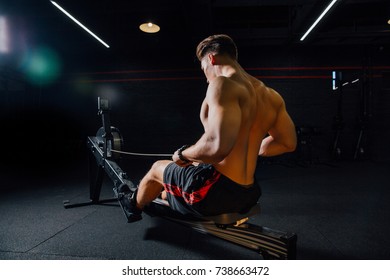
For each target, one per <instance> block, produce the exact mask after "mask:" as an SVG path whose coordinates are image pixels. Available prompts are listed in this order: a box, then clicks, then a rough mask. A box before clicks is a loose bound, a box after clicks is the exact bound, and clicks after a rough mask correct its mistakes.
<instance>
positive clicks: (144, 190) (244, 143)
mask: <svg viewBox="0 0 390 280" xmlns="http://www.w3.org/2000/svg"><path fill="white" fill-rule="evenodd" d="M196 54H197V57H198V59H199V61H200V62H201V68H202V70H203V72H204V74H205V76H206V78H207V82H208V83H209V86H208V89H207V93H206V97H205V99H204V101H203V104H202V107H201V111H200V118H201V121H202V124H203V127H204V134H203V135H202V136H201V137H200V139H199V140H198V141H197V142H196V143H195V144H194V145H191V146H187V145H185V146H183V147H182V148H180V149H178V150H177V151H176V152H175V153H174V155H173V156H172V161H169V160H161V161H157V162H155V163H154V164H153V166H152V168H151V169H150V171H149V172H148V173H147V174H146V175H145V177H144V178H143V179H142V180H141V182H140V185H139V188H138V189H137V191H136V192H135V193H131V192H129V191H128V190H126V187H124V188H122V189H120V190H118V192H119V194H120V195H119V197H118V199H119V202H120V203H121V205H122V208H123V210H124V212H125V214H126V216H127V218H128V221H129V222H133V221H138V220H140V219H142V216H141V212H142V209H143V207H145V206H146V205H147V204H149V203H150V202H151V201H153V200H154V199H155V198H156V197H158V196H160V195H162V197H163V198H164V199H167V200H168V202H169V205H170V207H171V208H172V209H174V210H176V211H178V212H180V213H182V214H190V215H198V216H209V215H218V214H222V213H230V212H241V213H245V212H246V211H248V210H249V209H250V208H251V207H252V206H253V205H254V204H255V203H256V202H257V201H258V199H259V197H260V195H261V190H260V187H259V185H258V184H257V182H256V179H255V176H254V174H255V169H256V163H257V158H258V156H259V155H260V156H275V155H280V154H283V153H286V152H291V151H294V150H295V147H296V141H297V140H296V134H295V127H294V124H293V122H292V120H291V118H290V116H289V115H288V113H287V111H286V107H285V103H284V101H283V99H282V97H281V96H280V95H279V94H278V93H277V92H276V91H275V90H273V89H271V88H268V87H267V86H265V85H264V83H262V82H261V81H259V80H258V79H256V78H254V77H253V76H251V75H249V74H248V73H247V72H245V70H244V69H243V68H242V67H241V66H240V64H239V63H238V62H237V48H236V45H235V43H234V42H233V40H232V39H231V38H230V37H228V36H226V35H214V36H210V37H208V38H206V39H204V40H203V41H202V42H201V43H199V45H198V47H197V52H196Z"/></svg>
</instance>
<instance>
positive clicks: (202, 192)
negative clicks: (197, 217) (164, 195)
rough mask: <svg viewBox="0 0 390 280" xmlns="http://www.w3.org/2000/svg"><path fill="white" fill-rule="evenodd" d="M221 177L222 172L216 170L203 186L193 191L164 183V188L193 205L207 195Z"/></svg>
mask: <svg viewBox="0 0 390 280" xmlns="http://www.w3.org/2000/svg"><path fill="white" fill-rule="evenodd" d="M219 177H221V173H219V172H218V171H214V174H213V176H212V177H211V178H210V179H208V180H207V181H206V182H205V183H204V185H203V186H202V187H200V188H199V189H198V190H196V191H194V192H191V193H188V192H184V191H183V189H182V187H180V186H175V185H171V184H164V189H165V191H166V192H168V193H170V194H171V195H173V196H177V197H182V198H183V199H184V201H185V202H186V203H187V204H189V205H192V204H194V203H197V202H199V201H202V200H203V199H204V198H205V197H206V195H207V193H208V192H209V190H210V188H211V187H212V186H213V185H214V184H215V183H216V182H217V181H218V179H219Z"/></svg>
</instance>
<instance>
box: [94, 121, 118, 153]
mask: <svg viewBox="0 0 390 280" xmlns="http://www.w3.org/2000/svg"><path fill="white" fill-rule="evenodd" d="M111 134H112V147H111V149H113V150H117V151H122V150H123V137H122V134H121V132H120V131H119V129H118V128H116V127H115V126H111ZM96 137H98V138H99V140H100V139H101V141H102V142H101V143H103V141H104V140H103V138H104V137H105V131H104V128H103V127H101V128H99V129H98V131H97V132H96ZM99 142H100V141H99ZM99 144H100V143H99ZM119 157H120V154H118V153H113V158H119Z"/></svg>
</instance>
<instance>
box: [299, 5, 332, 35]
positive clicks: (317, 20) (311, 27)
mask: <svg viewBox="0 0 390 280" xmlns="http://www.w3.org/2000/svg"><path fill="white" fill-rule="evenodd" d="M336 2H337V0H333V1H332V2H330V4H329V5H328V7H326V9H325V10H324V11H323V12H322V13H321V15H320V16H319V17H318V18H317V19H316V21H315V22H314V23H313V24H312V26H310V28H309V29H308V30H307V31H306V33H305V34H304V35H303V36H302V38H301V41H303V40H305V38H306V37H307V35H309V33H310V32H311V31H312V30H313V29H314V27H316V25H317V24H318V23H319V22H320V20H321V19H322V18H323V17H324V16H325V14H326V13H327V12H328V11H329V10H330V8H332V6H333V5H334V4H335V3H336Z"/></svg>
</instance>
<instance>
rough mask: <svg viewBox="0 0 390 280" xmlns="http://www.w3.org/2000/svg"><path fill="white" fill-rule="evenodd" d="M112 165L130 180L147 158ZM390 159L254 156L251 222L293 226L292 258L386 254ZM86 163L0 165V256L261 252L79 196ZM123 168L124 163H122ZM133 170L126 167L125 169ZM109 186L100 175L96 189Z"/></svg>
mask: <svg viewBox="0 0 390 280" xmlns="http://www.w3.org/2000/svg"><path fill="white" fill-rule="evenodd" d="M138 163H139V164H138V166H142V168H139V169H138V170H137V171H134V173H132V172H133V170H135V169H134V167H131V166H127V167H122V168H123V169H124V170H125V171H126V172H128V173H129V176H130V178H131V179H132V180H134V181H135V183H136V181H137V180H139V179H140V178H141V176H142V174H143V173H144V172H146V171H147V168H148V167H149V166H150V162H149V161H147V160H145V161H138ZM389 167H390V163H388V162H382V163H378V162H372V161H356V162H348V161H341V162H332V163H327V164H325V163H322V164H319V163H317V164H306V165H298V164H294V163H290V164H276V163H273V164H264V163H263V164H260V165H259V167H258V171H257V177H258V179H259V181H260V182H261V185H262V189H263V196H262V198H261V199H260V203H261V205H262V213H261V214H260V215H258V216H256V217H254V218H252V219H251V223H254V224H258V225H263V226H266V227H269V228H272V229H278V230H283V231H289V232H295V233H296V234H297V235H298V243H297V259H301V260H312V259H314V260H334V259H336V260H337V259H351V260H355V259H374V260H376V259H390V252H389V248H390V238H389V236H390V224H389V221H390V204H389V203H388V202H389V200H390V190H389V187H388V182H389V176H390V174H389V170H390V168H389ZM87 169H88V168H87V163H86V162H85V161H84V160H82V161H81V162H80V163H79V164H75V163H72V164H70V165H69V166H63V165H62V166H61V167H58V168H57V169H56V168H36V169H35V171H34V172H31V171H30V172H29V171H25V170H23V169H22V170H18V171H17V172H9V171H7V172H6V171H4V174H2V176H1V181H0V183H1V188H0V224H1V227H0V259H27V260H35V259H38V260H43V259H68V260H71V259H93V260H99V259H119V260H125V259H126V260H133V259H134V260H135V259H149V260H150V259H163V260H171V259H180V260H183V259H184V260H191V259H193V260H202V259H262V257H261V256H260V255H259V254H257V253H256V252H253V251H249V250H247V249H245V248H242V247H240V246H237V245H234V244H230V243H227V242H225V241H222V240H219V239H217V238H215V237H211V236H207V235H204V234H201V233H198V232H195V231H193V230H192V229H189V228H186V227H183V226H181V225H177V224H174V223H172V222H169V221H166V220H163V219H161V218H158V217H154V218H151V217H149V216H147V215H145V214H144V218H143V220H141V221H140V222H138V223H134V224H127V223H126V220H125V217H124V215H123V213H122V211H121V209H120V207H119V206H118V205H117V203H111V204H109V205H92V206H86V207H80V208H72V209H64V207H63V204H62V202H63V200H67V199H69V200H70V201H71V202H80V201H88V196H89V186H88V184H89V183H88V176H87ZM132 169H133V170H132ZM132 175H133V177H132ZM112 196H113V193H112V188H111V184H110V182H109V181H108V180H107V181H105V182H104V185H103V189H102V195H101V198H110V197H112Z"/></svg>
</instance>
